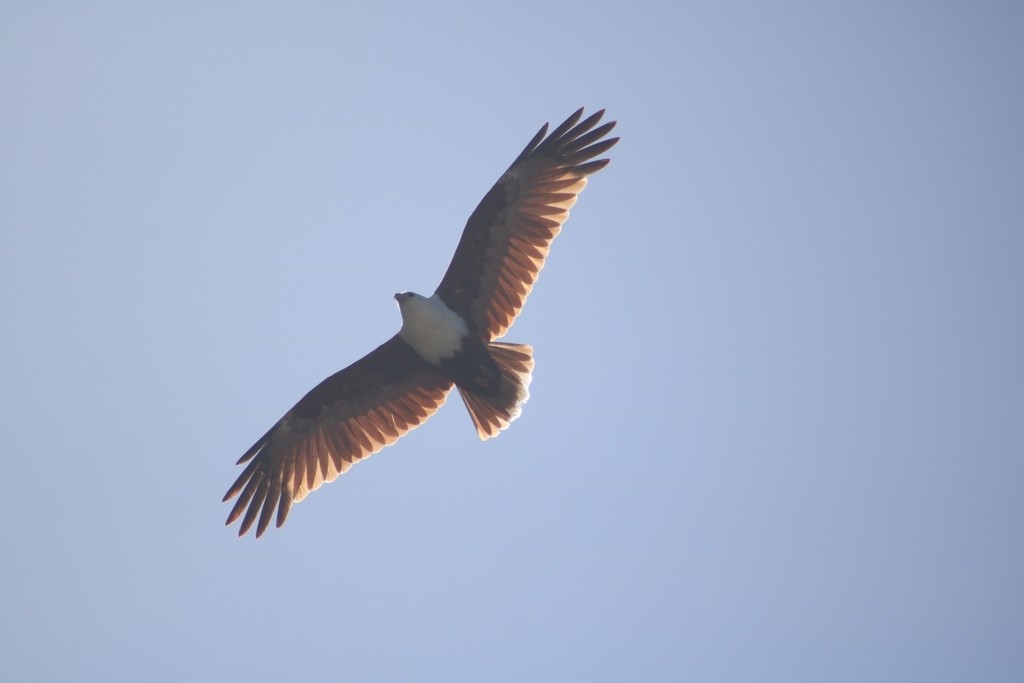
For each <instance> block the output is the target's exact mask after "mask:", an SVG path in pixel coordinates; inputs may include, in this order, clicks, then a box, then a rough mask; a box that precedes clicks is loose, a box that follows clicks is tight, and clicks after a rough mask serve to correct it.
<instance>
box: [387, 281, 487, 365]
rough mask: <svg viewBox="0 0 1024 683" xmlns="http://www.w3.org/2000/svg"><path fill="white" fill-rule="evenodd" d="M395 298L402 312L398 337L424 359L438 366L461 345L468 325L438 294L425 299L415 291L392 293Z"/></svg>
mask: <svg viewBox="0 0 1024 683" xmlns="http://www.w3.org/2000/svg"><path fill="white" fill-rule="evenodd" d="M395 301H397V302H398V308H399V310H400V311H401V312H402V329H401V330H399V332H398V336H400V337H401V338H402V339H404V340H405V342H406V343H407V344H409V346H411V347H412V348H413V349H415V350H416V353H418V354H420V356H422V357H423V359H424V360H426V361H427V362H429V363H433V364H434V365H439V364H440V363H441V361H442V360H445V359H447V358H451V357H452V356H454V355H455V354H456V353H457V352H458V351H459V349H460V348H462V340H463V339H464V338H465V337H466V336H467V335H468V334H469V326H468V325H466V321H465V320H463V319H462V318H460V317H459V315H458V314H457V313H455V311H453V310H452V309H450V308H448V306H446V305H445V303H444V301H442V300H441V297H439V296H438V295H437V294H435V295H434V296H432V297H430V298H429V299H428V298H426V297H424V296H420V295H419V294H416V293H415V292H401V293H399V294H395Z"/></svg>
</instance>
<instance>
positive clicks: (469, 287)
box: [224, 109, 618, 537]
mask: <svg viewBox="0 0 1024 683" xmlns="http://www.w3.org/2000/svg"><path fill="white" fill-rule="evenodd" d="M603 113H604V111H603V110H602V111H599V112H597V113H596V114H593V115H591V116H590V117H588V118H587V119H585V120H583V121H582V122H580V119H581V117H582V115H583V110H582V109H580V110H578V111H576V112H575V113H574V114H573V115H572V116H570V117H569V118H568V119H567V120H566V121H565V122H564V123H562V125H560V126H559V127H558V128H556V129H555V130H554V131H553V132H552V133H551V134H550V135H548V136H546V137H545V134H546V132H547V125H546V124H545V125H544V126H543V127H542V128H541V130H540V131H539V132H538V133H537V134H536V135H535V136H534V137H533V139H532V140H531V141H530V143H529V144H528V145H527V146H526V148H525V149H524V150H523V151H522V153H521V154H520V155H519V156H518V157H517V158H516V160H515V161H514V162H513V163H512V165H511V166H510V167H509V169H508V170H507V171H506V172H505V173H504V174H503V175H502V176H501V178H499V180H498V182H497V183H495V185H494V187H492V188H491V190H490V191H489V192H488V193H487V194H486V195H485V196H484V198H483V200H482V201H481V202H480V204H479V205H478V206H477V208H476V210H475V211H473V214H472V215H471V216H470V218H469V221H468V222H467V224H466V228H465V230H464V231H463V233H462V239H461V240H460V242H459V246H458V248H457V249H456V251H455V256H454V257H453V258H452V262H451V264H450V265H449V267H448V270H447V272H446V273H445V276H444V278H443V279H442V280H441V284H440V285H439V286H438V288H437V291H436V292H435V295H434V297H431V299H429V300H425V299H422V297H420V298H419V303H416V304H415V306H416V307H417V309H416V310H417V311H422V312H425V313H426V314H429V315H428V317H430V316H440V317H438V318H430V319H431V320H433V321H435V322H436V321H438V320H442V321H447V320H449V318H447V317H445V316H446V315H450V314H451V313H452V312H454V313H455V314H456V316H455V317H456V319H461V321H464V326H463V327H462V328H461V329H464V330H466V333H465V334H464V335H462V334H461V332H460V333H459V334H460V335H461V336H460V337H459V338H460V339H461V342H459V343H458V344H457V345H455V346H453V347H452V350H451V353H448V355H445V356H443V357H440V356H439V357H440V358H441V360H440V361H438V362H430V361H428V360H425V359H424V356H423V355H421V353H420V352H419V351H417V350H416V349H417V348H419V345H420V344H438V343H441V342H445V343H448V342H449V341H450V337H449V336H442V337H437V338H435V337H430V336H423V335H424V334H425V331H429V330H430V329H431V328H429V326H428V327H423V328H419V329H417V328H416V327H415V326H414V325H413V324H412V323H411V322H410V320H409V319H407V316H406V306H407V305H409V304H408V302H407V301H406V299H407V298H409V297H416V296H417V295H410V294H408V293H407V294H403V295H396V299H398V300H399V305H400V307H402V309H403V310H402V315H403V321H404V323H403V329H402V332H400V333H399V334H397V335H395V336H394V337H392V338H391V339H390V340H388V341H387V342H385V343H384V344H382V345H381V346H380V347H378V348H377V349H375V350H374V351H372V352H371V353H370V354H368V355H367V356H365V357H363V358H362V359H361V360H359V361H357V362H355V363H353V364H352V365H350V366H349V367H347V368H345V369H344V370H342V371H340V372H338V373H336V374H334V375H332V376H330V377H328V378H327V379H325V380H324V381H323V382H321V383H320V384H319V385H317V386H316V387H315V388H314V389H313V390H312V391H310V392H309V393H308V394H306V395H305V396H304V397H303V398H302V399H301V400H300V401H299V402H298V403H297V404H296V405H295V406H294V407H293V408H292V409H291V410H289V411H288V413H287V414H285V416H284V417H282V418H281V420H280V421H278V423H277V424H275V425H274V426H273V427H272V428H271V429H270V430H269V431H268V432H267V433H266V434H264V435H263V437H262V438H260V439H259V440H258V441H257V442H256V443H255V444H253V446H252V447H251V448H250V449H249V450H248V451H246V453H245V454H244V455H243V456H242V457H241V459H239V461H238V464H243V463H248V464H247V466H246V468H245V469H244V470H243V471H242V473H241V474H240V475H239V477H238V479H237V480H236V481H235V483H234V485H232V487H231V488H230V489H229V490H228V492H227V493H226V494H225V495H224V501H228V500H231V499H232V498H234V497H235V496H237V497H238V500H237V501H235V504H234V506H233V507H232V509H231V512H230V514H229V515H228V519H227V524H231V523H233V522H235V521H236V520H237V519H238V518H239V517H242V523H241V525H240V527H239V531H238V534H239V536H241V535H244V534H245V533H246V532H247V531H248V530H249V529H250V528H251V527H252V526H253V524H255V525H256V536H257V537H259V536H261V535H262V534H263V532H264V531H265V530H266V529H267V527H268V526H269V524H270V521H271V520H272V519H275V517H276V522H275V523H276V525H277V526H281V525H282V524H283V523H284V521H285V520H286V519H287V517H288V513H289V511H290V509H291V506H292V504H293V503H297V502H299V501H300V500H302V499H303V498H305V497H306V496H307V495H308V494H309V493H310V492H311V491H314V490H316V489H317V488H318V487H319V486H320V485H321V484H323V483H324V482H329V481H332V480H334V479H335V478H336V477H337V476H338V475H339V474H342V473H344V472H345V471H346V470H348V468H349V467H351V466H352V465H353V464H355V463H356V462H358V461H360V460H362V459H363V458H366V457H368V456H370V455H372V454H374V453H376V452H377V451H379V450H381V449H382V448H384V447H385V446H388V445H390V444H392V443H394V442H395V441H397V440H398V439H399V438H401V436H402V435H403V434H405V433H406V432H408V431H409V430H411V429H414V428H416V427H418V426H419V425H420V424H422V423H423V422H424V421H425V420H426V419H427V418H428V417H430V416H431V415H433V414H434V413H435V412H436V411H437V410H438V409H439V408H440V407H441V406H442V405H443V404H444V402H445V399H446V397H447V395H448V392H449V391H450V390H451V389H452V387H453V386H458V388H459V392H460V394H461V396H462V398H463V400H464V402H465V404H466V407H467V409H468V410H469V413H470V416H471V418H472V420H473V423H474V426H475V427H476V430H477V434H478V435H479V436H480V438H481V439H487V438H490V437H493V436H496V435H497V434H498V433H499V432H500V431H501V430H503V429H505V428H506V427H508V426H509V424H511V422H512V421H513V420H515V419H516V417H518V416H519V413H520V411H521V409H522V405H523V404H524V403H525V402H526V399H527V397H528V395H529V394H528V386H529V383H530V379H531V376H532V375H531V373H532V371H533V357H532V349H531V348H530V347H529V346H526V345H519V344H506V343H499V342H495V341H494V340H495V339H497V338H499V337H501V336H503V335H504V334H505V333H506V332H507V331H508V329H509V327H510V326H511V325H512V323H513V321H514V320H515V318H516V316H517V315H518V314H519V312H520V311H521V310H522V307H523V304H524V303H525V301H526V297H527V295H529V293H530V290H531V289H532V288H533V285H534V283H535V282H536V280H537V276H538V274H539V273H540V270H541V268H543V266H544V259H545V257H546V256H547V253H548V250H549V249H550V247H551V242H552V240H554V238H555V236H556V235H557V234H558V232H559V230H560V229H561V226H562V224H563V223H564V222H565V220H566V219H567V218H568V216H569V208H570V207H571V206H572V205H573V204H574V203H575V202H576V198H577V196H578V195H579V193H580V192H581V191H582V190H583V188H584V187H585V186H586V184H587V176H589V175H591V174H592V173H594V172H596V171H598V170H600V169H602V168H604V166H605V165H607V164H608V160H607V159H598V160H593V161H592V159H594V157H596V156H598V155H600V154H602V153H604V152H605V151H607V150H608V149H610V148H611V147H612V146H613V145H614V144H615V143H616V142H617V141H618V138H609V139H603V138H604V137H605V136H606V135H607V134H608V132H609V131H611V129H612V128H613V127H614V126H615V123H614V122H610V123H605V124H603V125H601V126H597V124H598V122H599V121H600V119H601V117H602V115H603ZM595 126H597V127H596V128H595ZM435 300H436V301H435ZM444 310H447V313H443V311H444ZM439 311H441V312H440V313H439ZM459 325H462V323H459ZM407 326H408V328H409V330H408V337H407V336H406V334H407ZM454 329H456V328H451V329H449V330H448V332H447V333H446V334H449V335H450V334H451V333H452V330H454ZM414 347H416V348H414ZM425 348H426V347H425ZM430 348H433V347H430ZM426 357H428V358H429V357H430V355H429V354H428V355H427V356H426ZM243 515H244V516H243Z"/></svg>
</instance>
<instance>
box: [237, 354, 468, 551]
mask: <svg viewBox="0 0 1024 683" xmlns="http://www.w3.org/2000/svg"><path fill="white" fill-rule="evenodd" d="M451 388H452V383H451V381H450V380H447V379H445V378H444V377H443V376H441V375H440V374H439V373H438V372H437V371H436V370H433V369H431V368H430V366H428V365H427V364H426V363H425V362H424V361H423V360H422V359H421V358H420V357H419V356H418V355H417V354H416V352H415V351H413V350H412V349H411V348H410V347H409V346H408V345H407V344H406V343H405V342H403V341H402V340H401V339H399V337H398V336H397V335H396V336H395V337H392V338H391V339H390V340H389V341H387V342H385V343H384V344H382V345H381V346H380V347H378V348H377V349H376V350H374V351H373V352H371V353H370V354H368V355H367V356H365V357H364V358H362V359H361V360H359V361H357V362H355V363H353V364H352V365H350V366H349V367H347V368H345V369H344V370H342V371H341V372H338V373H336V374H334V375H332V376H330V377H328V378H327V379H325V380H324V381H323V382H321V383H320V384H319V385H317V386H316V387H315V388H314V389H313V390H312V391H310V392H309V393H308V394H306V395H305V396H304V397H303V398H302V400H300V401H299V402H298V403H297V404H296V405H295V407H294V408H292V409H291V410H289V411H288V413H287V414H286V415H285V416H284V417H283V418H281V420H280V421H279V422H278V423H277V424H276V425H274V427H273V428H271V430H270V431H269V432H267V433H266V434H264V435H263V438H261V439H260V440H259V441H257V442H256V443H255V444H253V446H252V448H250V449H249V450H248V451H246V453H245V455H243V456H242V457H241V458H240V459H239V461H238V464H242V463H246V462H248V463H249V464H248V466H247V467H246V468H245V470H244V471H243V472H242V474H241V475H240V476H239V477H238V479H237V480H236V481H235V483H234V485H233V486H232V487H231V488H230V489H229V490H228V492H227V493H226V494H225V495H224V500H225V501H228V500H231V499H232V498H234V497H235V496H238V500H237V501H236V502H235V505H234V507H233V508H232V509H231V513H230V514H229V515H228V519H227V524H231V523H233V522H234V521H235V520H237V519H238V518H239V517H241V516H242V514H243V513H244V514H245V516H244V517H243V518H242V524H241V526H240V527H239V530H238V535H239V536H242V535H244V534H245V533H246V532H247V531H249V529H250V528H251V527H252V525H253V524H254V523H255V524H256V536H257V537H259V536H261V535H262V534H263V532H264V531H266V529H267V527H268V526H269V524H270V521H271V519H273V518H274V516H275V511H276V517H277V521H276V524H277V526H281V525H282V524H284V521H285V519H287V518H288V512H289V510H290V509H291V506H292V503H297V502H299V501H300V500H302V499H303V498H305V497H306V496H307V495H308V494H309V493H310V492H312V491H315V490H316V489H317V488H318V487H319V486H320V485H321V484H324V483H326V482H330V481H333V480H334V479H335V478H337V476H338V475H339V474H342V473H344V472H345V471H347V470H348V469H349V468H350V467H351V466H352V465H354V464H355V463H357V462H359V461H360V460H362V459H363V458H366V457H368V456H370V455H373V454H374V453H376V452H378V451H380V450H381V449H382V448H384V447H385V446H388V445H390V444H392V443H394V442H395V441H397V440H398V439H399V438H400V437H401V436H402V435H403V434H405V433H406V432H408V431H410V430H411V429H414V428H416V427H418V426H419V425H420V424H422V423H423V422H424V421H426V419H427V418H428V417H430V416H431V415H433V414H434V413H435V412H437V410H438V408H440V407H441V406H442V405H444V402H445V399H446V397H447V395H448V392H449V390H451Z"/></svg>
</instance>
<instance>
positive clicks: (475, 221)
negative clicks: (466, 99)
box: [437, 109, 619, 340]
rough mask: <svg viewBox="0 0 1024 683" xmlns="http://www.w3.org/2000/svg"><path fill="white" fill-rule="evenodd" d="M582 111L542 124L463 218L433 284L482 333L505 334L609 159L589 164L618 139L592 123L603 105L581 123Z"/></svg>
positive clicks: (608, 127) (608, 128) (606, 126)
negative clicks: (554, 124) (551, 125)
mask: <svg viewBox="0 0 1024 683" xmlns="http://www.w3.org/2000/svg"><path fill="white" fill-rule="evenodd" d="M582 115H583V109H579V110H578V111H576V113H574V114H573V115H572V116H570V117H569V118H568V119H567V120H566V121H565V123H563V124H562V125H560V126H559V127H558V128H556V129H555V130H554V132H552V133H551V135H548V136H547V137H544V134H545V133H546V132H547V129H548V126H547V124H544V126H543V127H542V128H541V129H540V131H539V132H538V133H537V134H536V135H535V136H534V137H533V140H531V141H530V144H528V145H527V146H526V148H525V149H524V150H523V151H522V153H521V154H520V155H519V157H518V158H517V159H516V160H515V161H514V162H512V165H511V166H510V167H509V169H508V170H507V171H505V173H504V174H503V175H502V176H501V178H499V179H498V182H497V183H495V185H494V187H492V188H491V190H490V191H489V192H488V193H487V194H486V195H485V196H484V198H483V200H482V201H481V202H480V204H479V205H478V206H477V207H476V210H475V211H473V215H471V216H470V217H469V221H468V222H467V223H466V228H465V230H464V231H463V232H462V239H461V240H460V241H459V246H458V248H457V249H456V250H455V256H454V257H453V258H452V262H451V264H450V265H449V266H448V272H446V273H445V275H444V278H443V279H442V280H441V284H440V286H438V288H437V294H439V295H440V296H441V298H442V299H443V300H444V302H445V303H446V304H448V307H449V308H451V309H452V310H453V311H455V312H456V313H458V314H459V315H461V316H462V317H463V318H464V319H465V320H466V321H467V322H468V323H469V324H470V325H471V326H472V327H473V328H474V330H475V331H476V332H477V334H479V335H481V336H485V337H486V338H487V339H488V340H492V339H497V338H499V337H501V336H502V335H504V334H505V332H507V331H508V328H509V327H511V326H512V322H513V321H514V320H515V318H516V316H517V315H519V311H520V310H522V308H523V304H524V303H525V302H526V297H527V295H528V294H529V293H530V290H531V289H532V288H533V283H534V282H536V281H537V275H538V274H539V273H540V270H541V268H543V267H544V259H545V258H546V257H547V255H548V249H549V248H550V247H551V242H552V240H554V239H555V235H557V234H558V232H559V230H561V228H562V223H564V222H565V220H566V219H567V218H568V217H569V208H570V207H571V206H572V205H573V204H575V203H576V197H577V195H579V193H580V192H582V191H583V188H584V187H585V186H586V184H587V176H588V175H590V174H592V173H595V172H597V171H599V170H601V169H602V168H604V167H605V166H606V165H607V164H608V159H598V160H596V161H591V159H593V158H594V157H596V156H598V155H600V154H603V153H604V152H606V151H608V149H610V148H611V147H612V146H613V145H614V144H615V143H616V142H618V141H619V139H618V138H609V139H604V137H605V135H607V134H608V132H609V131H611V129H612V128H613V127H614V126H615V122H614V121H611V122H609V123H605V124H604V125H601V126H599V127H597V128H594V126H596V125H597V123H598V121H600V120H601V117H602V116H603V115H604V110H603V109H602V110H601V111H599V112H597V113H596V114H592V115H591V116H589V117H588V118H587V119H585V120H584V121H582V122H580V117H581V116H582Z"/></svg>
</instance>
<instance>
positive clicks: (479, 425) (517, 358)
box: [459, 342, 533, 441]
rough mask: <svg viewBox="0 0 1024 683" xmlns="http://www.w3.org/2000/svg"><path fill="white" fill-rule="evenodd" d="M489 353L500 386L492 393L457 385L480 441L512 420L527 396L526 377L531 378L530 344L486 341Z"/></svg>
mask: <svg viewBox="0 0 1024 683" xmlns="http://www.w3.org/2000/svg"><path fill="white" fill-rule="evenodd" d="M487 350H488V352H490V354H491V357H492V358H494V361H495V362H496V363H497V364H498V368H500V369H501V388H500V390H499V391H498V393H497V394H495V395H493V396H482V395H480V394H474V393H472V392H470V391H466V390H465V389H462V388H461V387H460V388H459V394H461V395H462V400H463V402H464V403H465V404H466V409H467V410H469V416H470V417H471V418H473V424H474V425H475V426H476V433H477V434H478V435H479V436H480V438H481V439H482V440H484V441H486V440H487V439H490V438H491V437H494V436H497V435H498V433H499V432H501V430H503V429H505V428H506V427H508V426H509V425H510V424H512V421H513V420H515V419H516V418H517V417H519V414H520V413H521V412H522V410H523V404H525V403H526V400H527V399H528V398H530V391H529V387H530V380H532V379H533V348H532V347H530V346H527V345H526V344H503V343H501V342H491V343H490V344H488V345H487Z"/></svg>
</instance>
